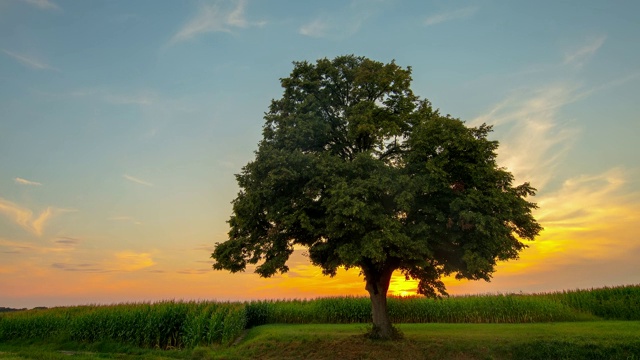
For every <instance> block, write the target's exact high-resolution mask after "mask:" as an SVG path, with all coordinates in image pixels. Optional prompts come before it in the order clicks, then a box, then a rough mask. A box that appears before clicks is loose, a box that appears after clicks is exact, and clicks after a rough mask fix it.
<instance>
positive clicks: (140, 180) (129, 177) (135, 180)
mask: <svg viewBox="0 0 640 360" xmlns="http://www.w3.org/2000/svg"><path fill="white" fill-rule="evenodd" d="M122 177H123V178H125V179H127V180H129V181H131V182H134V183H136V184H140V185H144V186H153V184H152V183H150V182H148V181H145V180H142V179H139V178H137V177H133V176H130V175H127V174H124V175H122Z"/></svg>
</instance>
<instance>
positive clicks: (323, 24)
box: [298, 18, 329, 38]
mask: <svg viewBox="0 0 640 360" xmlns="http://www.w3.org/2000/svg"><path fill="white" fill-rule="evenodd" d="M328 26H329V24H328V23H327V21H326V20H325V19H320V18H318V19H315V20H313V21H311V22H310V23H308V24H305V25H302V26H301V27H300V30H299V31H298V32H299V33H300V34H301V35H304V36H310V37H317V38H319V37H323V36H325V34H326V31H327V28H328Z"/></svg>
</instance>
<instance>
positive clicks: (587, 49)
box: [564, 36, 607, 67]
mask: <svg viewBox="0 0 640 360" xmlns="http://www.w3.org/2000/svg"><path fill="white" fill-rule="evenodd" d="M606 39H607V37H606V36H600V37H597V38H595V39H593V40H591V41H590V42H589V43H588V44H586V45H584V46H582V47H580V48H579V49H577V50H574V51H572V52H568V53H566V54H565V56H564V64H565V65H569V64H572V65H575V66H578V67H580V66H582V65H583V64H584V63H585V61H587V60H588V59H589V58H590V57H591V56H593V54H595V53H596V51H598V49H600V47H601V46H602V45H603V44H604V42H605V40H606Z"/></svg>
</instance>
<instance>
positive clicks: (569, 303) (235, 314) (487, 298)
mask: <svg viewBox="0 0 640 360" xmlns="http://www.w3.org/2000/svg"><path fill="white" fill-rule="evenodd" d="M388 310H389V315H390V317H391V320H392V322H394V323H425V322H446V323H531V322H552V321H581V320H595V319H612V320H614V319H615V320H640V285H634V286H621V287H613V288H602V289H592V290H575V291H562V292H555V293H542V294H530V295H521V294H520V295H519V294H510V295H483V296H462V297H451V298H445V299H440V300H433V299H426V298H422V297H406V298H401V297H389V299H388ZM370 321H371V303H370V301H369V299H368V298H365V297H331V298H319V299H315V300H263V301H251V302H244V303H241V302H235V303H230V302H225V303H223V302H214V301H199V302H195V301H191V302H181V301H164V302H158V303H133V304H118V305H108V306H106V305H89V306H74V307H58V308H51V309H34V310H26V311H17V312H10V313H2V314H0V341H5V340H11V339H34V340H38V339H42V340H44V339H69V340H73V341H79V342H97V341H104V340H109V341H115V342H121V343H127V344H131V345H136V346H140V347H149V348H162V349H167V348H184V347H186V348H193V347H196V346H198V345H208V344H230V343H231V342H232V341H234V339H236V338H237V337H238V336H240V334H241V333H242V332H243V331H244V330H245V329H247V328H250V327H253V326H257V325H262V324H272V323H287V324H305V323H334V324H340V323H368V322H370Z"/></svg>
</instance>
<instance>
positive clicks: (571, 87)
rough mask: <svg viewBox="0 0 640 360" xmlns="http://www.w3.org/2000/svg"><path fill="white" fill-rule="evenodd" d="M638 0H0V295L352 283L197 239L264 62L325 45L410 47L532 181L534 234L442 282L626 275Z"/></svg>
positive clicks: (216, 292) (584, 281)
mask: <svg viewBox="0 0 640 360" xmlns="http://www.w3.org/2000/svg"><path fill="white" fill-rule="evenodd" d="M638 13H640V3H638V2H636V1H615V2H613V1H612V2H604V1H562V2H559V1H538V2H521V1H518V2H516V1H489V0H487V1H457V2H449V1H400V0H369V1H365V0H352V1H322V2H320V1H316V2H312V1H290V0H289V1H285V0H272V1H266V0H245V1H243V0H226V1H205V0H201V1H180V2H178V1H142V0H140V1H63V0H0V288H2V289H5V290H3V291H2V292H1V293H0V306H16V307H18V306H20V307H22V306H27V307H30V306H39V305H61V304H78V303H87V302H114V301H138V300H155V299H165V298H189V299H190V298H220V299H243V298H274V297H276V298H279V297H309V296H322V295H336V294H361V295H364V294H365V292H364V289H363V283H362V282H361V280H359V279H358V278H357V273H356V274H354V273H345V274H342V275H343V276H342V277H340V276H339V277H337V278H335V279H331V280H330V281H329V280H328V279H325V278H322V277H321V276H319V275H318V274H319V271H317V270H316V269H314V268H312V267H310V266H309V265H308V263H307V262H306V260H305V259H304V258H303V257H301V256H296V257H295V258H294V259H292V265H293V266H292V273H291V274H290V275H284V276H280V277H277V278H275V279H269V280H263V279H259V278H258V276H257V275H253V274H250V273H249V274H240V275H229V274H226V273H222V272H213V271H212V270H210V265H211V262H210V261H209V259H208V256H209V253H210V252H211V250H212V248H213V244H214V243H215V242H220V241H224V240H225V239H226V232H227V224H226V220H227V219H228V218H229V216H230V214H231V205H230V202H231V200H232V199H233V198H234V197H235V195H236V193H237V191H238V188H237V185H236V183H235V178H234V176H233V174H235V173H238V172H239V171H240V168H241V167H242V166H243V165H244V164H246V163H247V162H248V161H250V160H251V159H252V157H253V151H254V150H255V149H256V144H257V142H258V141H259V140H260V137H261V129H262V125H263V119H262V116H263V114H264V112H265V111H267V109H268V105H269V102H270V100H271V99H273V98H278V97H280V95H281V89H280V86H279V80H278V79H279V78H282V77H286V76H287V75H288V74H289V72H290V71H291V69H292V64H291V62H292V61H300V60H308V61H315V60H316V59H318V58H323V57H328V58H333V57H335V56H338V55H343V54H356V55H362V56H367V57H370V58H372V59H375V60H378V61H383V62H388V61H391V60H393V59H395V61H396V62H397V63H398V64H399V65H401V66H405V67H406V66H411V67H412V69H413V80H414V81H413V86H412V88H413V90H414V92H415V93H416V94H418V95H420V96H421V97H423V98H427V99H429V100H431V101H432V103H433V104H434V106H435V107H437V108H440V109H441V112H442V113H445V114H451V115H453V116H455V117H459V118H461V119H463V120H465V121H467V122H468V123H469V124H470V125H477V124H480V123H482V122H486V123H489V124H494V125H495V132H494V133H493V135H492V137H493V138H494V139H497V140H499V141H500V143H501V148H500V163H501V164H502V165H503V166H506V167H507V168H509V169H510V170H511V171H512V172H513V173H514V174H515V175H516V179H517V181H520V182H524V181H531V183H532V184H533V185H534V186H535V187H537V188H538V189H539V193H538V196H537V197H536V199H535V200H536V201H537V202H538V203H539V204H540V205H541V208H540V210H539V211H538V213H537V214H536V216H537V217H538V218H539V219H540V221H541V223H542V225H543V226H545V229H546V230H545V232H544V233H543V234H542V235H541V237H540V239H538V241H536V242H534V243H532V244H531V248H530V249H528V250H526V251H525V252H524V253H523V254H522V259H521V260H519V261H515V262H509V263H506V264H503V265H501V267H500V268H499V270H498V272H497V273H496V275H495V278H494V280H493V281H492V282H491V283H484V282H483V283H459V282H456V281H453V280H451V281H448V282H447V284H448V285H449V288H450V289H451V290H452V292H454V293H465V292H474V293H475V292H491V291H493V292H495V291H503V292H506V291H521V290H522V291H548V290H557V289H566V288H575V287H591V286H603V285H617V284H629V283H640V266H639V265H637V260H636V259H637V257H638V256H640V239H638V230H637V229H636V227H635V226H636V224H637V222H638V220H640V219H639V215H640V198H639V196H638V190H639V186H638V185H639V183H638V180H637V179H638V175H640V171H639V170H640V166H639V165H640V164H639V161H638V144H637V142H638V139H639V136H638V135H640V121H639V120H640V119H639V118H638V117H639V115H638V114H640V112H639V110H640V104H639V102H638V99H640V46H638V39H639V38H640V23H639V22H638V19H637V14H638ZM336 281H337V282H336ZM395 281H396V283H395V285H394V286H395V288H396V289H398V291H397V293H401V292H402V291H405V290H406V291H409V292H410V290H411V289H415V284H414V283H411V282H408V283H404V282H402V281H401V280H400V279H399V278H398V279H396V280H395ZM25 284H29V286H28V288H27V287H26V285H25ZM393 289H394V287H393V286H392V290H393Z"/></svg>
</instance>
